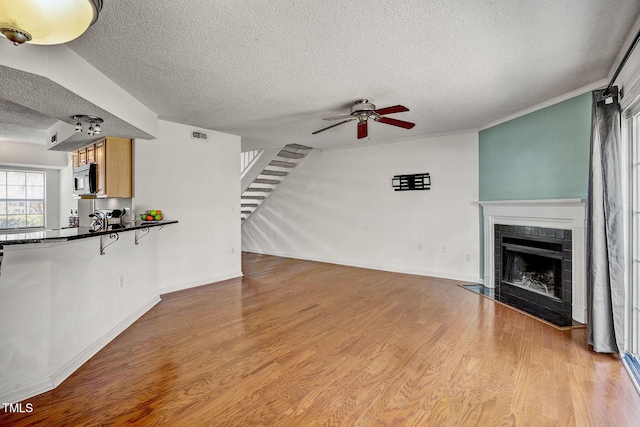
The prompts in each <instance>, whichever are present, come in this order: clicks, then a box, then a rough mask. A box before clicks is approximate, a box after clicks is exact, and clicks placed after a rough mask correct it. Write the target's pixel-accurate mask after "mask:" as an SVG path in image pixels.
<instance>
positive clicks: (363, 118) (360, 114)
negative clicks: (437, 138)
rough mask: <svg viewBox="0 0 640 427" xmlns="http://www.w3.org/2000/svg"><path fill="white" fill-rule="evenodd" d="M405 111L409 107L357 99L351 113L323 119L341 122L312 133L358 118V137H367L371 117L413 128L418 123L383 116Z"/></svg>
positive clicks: (386, 122)
mask: <svg viewBox="0 0 640 427" xmlns="http://www.w3.org/2000/svg"><path fill="white" fill-rule="evenodd" d="M404 111H409V109H408V108H407V107H405V106H403V105H394V106H393V107H386V108H378V109H376V106H375V105H373V104H372V103H370V102H369V100H368V99H357V100H355V101H354V103H353V105H352V106H351V112H350V113H349V114H345V115H342V116H334V117H325V118H323V119H322V120H342V121H341V122H340V123H336V124H335V125H331V126H327V127H326V128H324V129H320V130H317V131H315V132H312V135H315V134H317V133H320V132H324V131H325V130H327V129H331V128H334V127H336V126H340V125H341V124H343V123H347V122H351V121H353V120H358V139H362V138H366V137H367V135H368V128H367V123H368V120H369V119H372V120H374V121H376V122H379V123H384V124H387V125H391V126H398V127H401V128H405V129H411V128H413V127H414V126H415V125H416V124H415V123H411V122H405V121H403V120H398V119H392V118H390V117H383V116H385V115H387V114H393V113H402V112H404Z"/></svg>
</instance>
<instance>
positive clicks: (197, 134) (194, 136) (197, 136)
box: [191, 130, 207, 139]
mask: <svg viewBox="0 0 640 427" xmlns="http://www.w3.org/2000/svg"><path fill="white" fill-rule="evenodd" d="M191 139H207V134H206V133H204V132H197V131H195V130H193V131H191Z"/></svg>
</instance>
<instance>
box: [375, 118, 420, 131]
mask: <svg viewBox="0 0 640 427" xmlns="http://www.w3.org/2000/svg"><path fill="white" fill-rule="evenodd" d="M376 121H377V122H380V123H384V124H387V125H391V126H398V127H401V128H405V129H411V128H412V127H414V126H415V125H416V124H415V123H410V122H405V121H404V120H398V119H392V118H389V117H380V118H378V120H376Z"/></svg>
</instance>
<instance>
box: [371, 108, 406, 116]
mask: <svg viewBox="0 0 640 427" xmlns="http://www.w3.org/2000/svg"><path fill="white" fill-rule="evenodd" d="M375 111H376V113H378V114H380V115H381V116H383V115H385V114H393V113H403V112H405V111H409V109H408V108H407V107H405V106H404V105H394V106H393V107H386V108H379V109H377V110H375Z"/></svg>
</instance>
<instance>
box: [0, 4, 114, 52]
mask: <svg viewBox="0 0 640 427" xmlns="http://www.w3.org/2000/svg"><path fill="white" fill-rule="evenodd" d="M101 10H102V0H56V1H52V0H0V33H2V34H3V35H4V36H5V37H6V38H7V39H9V40H10V41H11V42H13V44H14V45H16V46H19V45H21V44H23V43H30V44H40V45H55V44H63V43H67V42H69V41H71V40H74V39H76V38H78V37H80V36H81V35H82V34H84V32H85V31H87V29H88V28H89V27H90V26H91V25H93V24H94V23H95V22H96V21H97V20H98V15H99V14H100V11H101Z"/></svg>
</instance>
